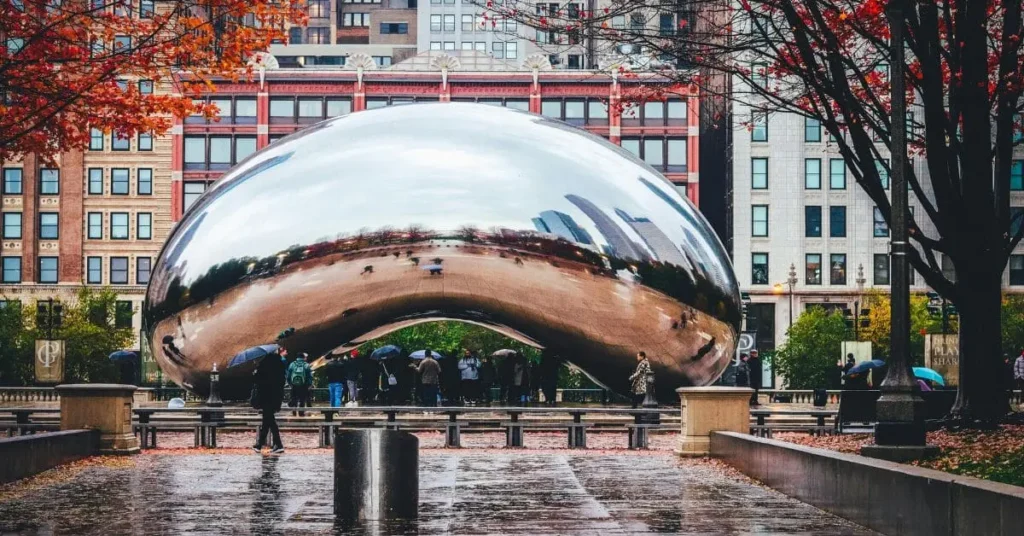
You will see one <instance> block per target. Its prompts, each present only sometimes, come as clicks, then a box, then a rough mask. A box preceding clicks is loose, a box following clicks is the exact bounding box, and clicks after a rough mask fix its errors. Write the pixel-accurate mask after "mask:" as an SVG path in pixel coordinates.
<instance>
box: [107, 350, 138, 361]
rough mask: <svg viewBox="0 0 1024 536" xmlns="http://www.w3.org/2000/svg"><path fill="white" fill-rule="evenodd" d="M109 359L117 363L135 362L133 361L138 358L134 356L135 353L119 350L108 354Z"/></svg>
mask: <svg viewBox="0 0 1024 536" xmlns="http://www.w3.org/2000/svg"><path fill="white" fill-rule="evenodd" d="M109 357H110V360H111V361H114V362H115V363H119V362H122V361H135V359H136V358H137V357H138V356H137V355H136V354H135V352H129V351H128V350H120V351H117V352H114V353H112V354H110V356H109Z"/></svg>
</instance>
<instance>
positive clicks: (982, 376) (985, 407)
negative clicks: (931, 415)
mask: <svg viewBox="0 0 1024 536" xmlns="http://www.w3.org/2000/svg"><path fill="white" fill-rule="evenodd" d="M963 264H964V266H961V265H959V264H958V265H957V266H956V268H957V282H956V287H957V295H958V297H959V299H958V300H957V302H956V306H957V311H958V312H959V314H960V342H959V346H960V374H959V388H958V391H957V397H956V402H955V403H954V404H953V409H952V410H951V411H950V414H951V415H950V416H951V417H952V419H953V420H955V421H958V422H959V423H960V424H962V425H966V426H975V425H979V424H980V425H992V424H995V423H997V422H998V421H999V420H1000V419H1001V418H1002V417H1004V416H1005V415H1006V413H1007V411H1009V409H1010V407H1009V402H1008V400H1007V398H1006V393H1005V391H1004V389H1003V387H1002V386H1003V385H1004V384H1005V379H1004V378H1002V375H1003V374H1005V371H1004V370H1003V366H1002V356H1001V355H1000V354H1001V352H1002V350H1001V348H1002V344H1001V337H1002V333H1001V330H1000V314H1001V300H1002V288H1001V284H1002V267H1003V264H1002V263H999V262H996V261H995V260H988V259H982V258H977V257H976V258H974V259H971V260H968V261H967V262H965V263H963ZM961 268H964V269H961Z"/></svg>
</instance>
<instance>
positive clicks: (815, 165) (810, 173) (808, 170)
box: [804, 158, 821, 190]
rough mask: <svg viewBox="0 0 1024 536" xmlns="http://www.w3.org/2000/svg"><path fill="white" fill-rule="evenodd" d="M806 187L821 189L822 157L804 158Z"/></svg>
mask: <svg viewBox="0 0 1024 536" xmlns="http://www.w3.org/2000/svg"><path fill="white" fill-rule="evenodd" d="M804 188H806V189H808V190H820V189H821V159H820V158H807V159H805V160H804Z"/></svg>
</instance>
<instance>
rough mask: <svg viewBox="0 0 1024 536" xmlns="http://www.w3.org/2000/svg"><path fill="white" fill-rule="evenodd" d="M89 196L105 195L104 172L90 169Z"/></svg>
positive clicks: (98, 169) (99, 169)
mask: <svg viewBox="0 0 1024 536" xmlns="http://www.w3.org/2000/svg"><path fill="white" fill-rule="evenodd" d="M89 194H90V195H103V170H102V169H101V168H89Z"/></svg>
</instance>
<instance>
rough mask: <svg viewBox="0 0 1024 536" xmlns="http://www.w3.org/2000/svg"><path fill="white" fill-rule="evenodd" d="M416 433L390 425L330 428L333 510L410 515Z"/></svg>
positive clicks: (364, 516) (414, 498)
mask: <svg viewBox="0 0 1024 536" xmlns="http://www.w3.org/2000/svg"><path fill="white" fill-rule="evenodd" d="M419 446H420V441H419V439H418V438H417V437H416V436H414V435H412V434H410V433H408V432H400V431H396V430H338V431H337V432H335V434H334V515H335V516H336V518H337V519H338V520H339V521H343V522H346V521H347V522H353V521H385V520H389V519H414V518H416V517H417V514H418V512H419V469H420V468H419Z"/></svg>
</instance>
